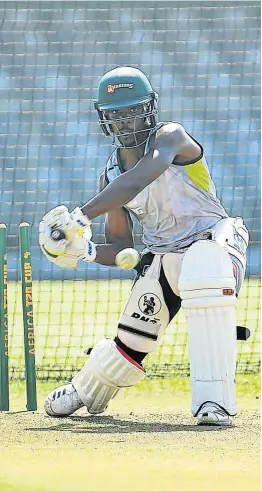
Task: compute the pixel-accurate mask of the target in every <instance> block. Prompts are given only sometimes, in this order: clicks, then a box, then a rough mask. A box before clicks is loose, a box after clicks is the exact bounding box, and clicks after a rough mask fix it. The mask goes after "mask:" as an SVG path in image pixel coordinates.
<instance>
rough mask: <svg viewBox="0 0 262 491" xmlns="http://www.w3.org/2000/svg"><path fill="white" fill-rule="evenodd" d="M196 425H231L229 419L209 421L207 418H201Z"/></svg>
mask: <svg viewBox="0 0 262 491" xmlns="http://www.w3.org/2000/svg"><path fill="white" fill-rule="evenodd" d="M197 425H198V426H232V422H231V421H210V419H208V418H202V419H201V420H199V421H198V422H197Z"/></svg>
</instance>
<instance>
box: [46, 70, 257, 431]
mask: <svg viewBox="0 0 262 491" xmlns="http://www.w3.org/2000/svg"><path fill="white" fill-rule="evenodd" d="M174 90H175V88H174ZM94 106H95V109H96V111H97V114H98V118H99V123H100V126H101V128H102V130H103V132H104V134H105V135H106V137H107V138H108V139H110V140H111V142H112V144H113V145H114V146H115V149H114V151H113V153H112V154H111V155H110V157H109V159H108V161H107V164H106V166H105V170H104V172H103V174H102V175H101V176H100V185H99V193H98V194H97V195H96V196H95V197H94V198H92V199H91V200H90V201H88V202H87V203H86V204H84V205H83V206H79V207H77V208H75V209H74V210H73V211H71V212H69V211H68V209H67V208H66V206H64V205H61V206H57V207H56V208H54V209H52V210H51V211H49V212H48V213H47V214H46V215H45V216H44V217H43V219H42V221H41V223H40V239H39V241H40V247H41V249H42V251H43V253H44V254H45V255H46V257H47V258H48V259H49V260H50V261H52V262H54V263H55V264H57V265H58V266H61V267H68V268H75V267H77V264H78V262H79V261H80V260H83V261H87V262H89V261H96V262H97V263H100V264H104V265H108V266H113V265H117V266H119V267H121V268H123V269H132V268H135V269H136V270H137V278H136V281H135V283H134V286H133V288H132V291H131V293H130V296H129V299H128V301H127V303H126V305H125V307H124V310H123V312H122V314H121V316H120V318H119V322H118V326H117V332H116V337H115V338H114V339H107V338H104V339H102V340H101V341H100V342H99V343H98V344H97V345H96V346H95V347H94V348H93V350H92V352H91V355H90V357H89V359H88V361H87V362H86V363H85V365H84V366H83V367H82V368H81V370H80V371H79V373H77V374H76V375H75V376H74V378H73V379H72V381H71V383H70V384H67V385H64V386H62V387H59V388H57V389H55V390H54V391H53V392H52V393H51V394H49V395H48V396H47V398H46V400H45V410H46V412H47V414H49V415H50V416H68V415H70V414H72V413H74V412H75V411H76V410H77V409H79V408H80V407H82V406H86V407H87V410H88V411H89V413H91V414H99V413H102V412H103V411H105V409H106V408H107V406H108V404H109V402H110V400H111V399H112V398H113V397H115V396H116V395H117V393H118V392H119V390H120V389H122V388H124V387H130V386H132V385H134V384H136V383H137V382H139V381H141V380H143V379H144V378H145V376H146V373H145V369H144V368H143V364H142V363H143V359H144V358H145V356H146V355H147V354H148V353H151V352H152V351H154V350H155V348H156V346H157V345H158V343H159V340H160V338H161V336H162V335H163V333H164V331H165V329H166V327H167V326H168V324H169V323H170V321H171V320H172V319H173V318H174V316H175V315H176V314H177V312H178V311H179V309H180V307H181V305H182V308H183V309H184V312H185V315H186V319H187V329H188V342H189V355H190V379H191V390H192V413H193V416H195V418H196V421H197V424H200V425H207V424H208V425H230V424H231V423H232V417H233V416H235V415H236V413H237V403H236V395H235V371H236V356H237V334H236V303H237V296H238V293H239V290H240V287H241V284H242V281H243V278H244V274H245V267H246V248H247V246H248V232H247V229H246V227H245V225H244V224H243V220H242V218H241V217H237V218H231V217H229V216H228V214H227V213H226V211H225V209H224V208H223V206H222V205H221V203H220V201H219V199H218V198H217V196H216V190H215V186H214V183H213V182H212V179H211V177H210V173H209V170H208V165H207V161H206V158H205V154H204V150H203V148H202V146H201V145H200V143H198V142H197V141H196V140H195V139H194V138H193V137H192V136H191V135H189V134H188V133H187V132H186V130H185V129H184V127H183V126H182V125H181V124H180V123H178V122H158V120H157V112H158V109H157V106H158V95H157V93H156V92H155V91H154V90H153V88H152V86H151V84H150V82H149V80H148V79H147V77H146V76H145V74H144V73H143V72H141V71H140V70H138V69H137V68H132V67H127V66H122V67H117V68H114V69H113V70H110V71H109V72H107V73H106V74H105V75H103V77H102V78H101V80H100V83H99V87H98V97H97V100H96V101H95V103H94ZM225 165H227V164H226V162H225ZM104 214H105V215H106V220H105V238H106V243H105V244H94V242H92V241H91V238H92V220H93V219H94V218H96V217H98V216H100V215H104ZM132 216H135V217H136V218H137V220H138V221H139V222H140V224H141V226H142V229H143V239H142V240H143V243H144V244H145V249H144V251H143V253H142V254H141V256H140V258H139V255H138V253H137V252H136V251H135V249H134V243H133V236H132V218H131V217H132ZM87 327H88V326H87Z"/></svg>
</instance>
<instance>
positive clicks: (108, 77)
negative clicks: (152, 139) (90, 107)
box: [94, 66, 158, 146]
mask: <svg viewBox="0 0 262 491" xmlns="http://www.w3.org/2000/svg"><path fill="white" fill-rule="evenodd" d="M157 100H158V94H157V93H156V92H155V91H154V90H153V88H152V85H151V83H150V82H149V80H148V78H147V77H146V75H145V74H144V73H143V72H141V70H139V69H138V68H133V67H129V66H121V67H117V68H114V69H113V70H110V71H109V72H107V73H105V75H103V77H102V78H101V80H100V82H99V86H98V97H97V100H95V101H94V107H95V109H96V110H97V112H98V116H99V121H100V125H101V127H102V129H103V131H104V133H105V135H106V136H108V137H113V140H114V141H113V143H114V144H117V143H116V138H118V136H121V134H120V133H119V135H116V134H115V132H113V131H112V121H110V119H109V118H108V111H112V110H116V111H117V110H119V109H121V108H130V107H132V106H140V105H141V113H140V114H139V115H137V114H136V116H134V118H144V120H145V123H146V127H147V129H151V128H154V127H155V125H156V114H157ZM143 131H145V129H144V130H143ZM140 132H141V130H140ZM135 133H136V132H135ZM140 144H141V143H140ZM118 146H123V145H121V144H120V145H118ZM133 146H136V145H133Z"/></svg>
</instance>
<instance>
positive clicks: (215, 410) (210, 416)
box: [197, 402, 232, 426]
mask: <svg viewBox="0 0 262 491" xmlns="http://www.w3.org/2000/svg"><path fill="white" fill-rule="evenodd" d="M197 424H198V425H213V426H230V425H232V418H231V417H230V416H229V415H228V414H227V412H226V411H225V410H224V409H223V408H222V407H220V406H219V405H218V404H216V403H215V402H206V403H205V404H204V405H203V406H202V408H201V409H200V411H199V413H198V415H197Z"/></svg>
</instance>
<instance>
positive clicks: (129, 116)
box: [106, 104, 148, 147]
mask: <svg viewBox="0 0 262 491" xmlns="http://www.w3.org/2000/svg"><path fill="white" fill-rule="evenodd" d="M145 114H146V108H145V106H144V105H143V104H139V105H138V106H133V107H126V108H125V107H123V108H120V109H112V110H110V111H107V112H106V119H107V120H108V121H109V122H110V125H111V128H112V131H113V133H114V135H115V136H117V138H118V139H119V141H120V142H121V144H122V145H123V146H124V147H132V146H137V145H139V143H141V142H143V141H144V140H145V136H146V132H148V125H147V123H146V117H145Z"/></svg>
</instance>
